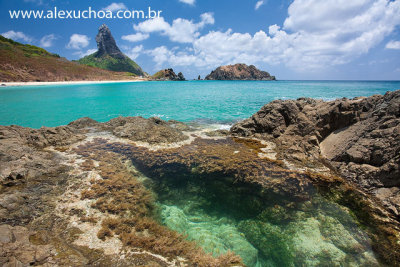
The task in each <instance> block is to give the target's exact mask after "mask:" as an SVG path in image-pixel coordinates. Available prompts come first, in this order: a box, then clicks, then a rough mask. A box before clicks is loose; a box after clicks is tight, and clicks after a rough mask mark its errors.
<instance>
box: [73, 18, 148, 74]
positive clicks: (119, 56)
mask: <svg viewBox="0 0 400 267" xmlns="http://www.w3.org/2000/svg"><path fill="white" fill-rule="evenodd" d="M96 42H97V48H98V50H97V52H96V53H93V54H91V55H88V56H86V57H84V58H81V59H80V60H78V62H79V63H81V64H85V65H88V66H92V67H97V68H101V69H105V70H112V71H124V72H130V73H133V74H135V75H138V76H147V74H146V73H145V72H144V71H143V70H142V68H141V67H140V66H139V65H138V64H136V62H135V61H133V60H132V59H130V58H129V57H128V56H126V55H125V54H124V53H122V52H121V50H120V49H119V48H118V46H117V43H116V42H115V39H114V37H113V36H112V34H111V31H110V29H109V28H108V27H107V25H105V24H103V25H101V26H100V28H99V32H98V34H97V36H96Z"/></svg>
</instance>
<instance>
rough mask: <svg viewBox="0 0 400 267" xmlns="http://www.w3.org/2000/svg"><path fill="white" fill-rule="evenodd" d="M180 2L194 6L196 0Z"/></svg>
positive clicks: (182, 0) (180, 0)
mask: <svg viewBox="0 0 400 267" xmlns="http://www.w3.org/2000/svg"><path fill="white" fill-rule="evenodd" d="M179 2H182V3H185V4H188V5H192V6H193V5H194V4H195V2H196V1H195V0H179Z"/></svg>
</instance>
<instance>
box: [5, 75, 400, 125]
mask: <svg viewBox="0 0 400 267" xmlns="http://www.w3.org/2000/svg"><path fill="white" fill-rule="evenodd" d="M398 89H400V81H276V82H265V81H188V82H137V83H112V84H80V85H54V86H53V85H47V86H21V87H5V88H0V125H11V124H16V125H21V126H25V127H33V128H39V127H41V126H49V127H50V126H59V125H64V124H67V123H69V122H71V121H73V120H76V119H78V118H81V117H86V116H87V117H91V118H93V119H95V120H98V121H101V122H104V121H108V120H110V119H112V118H115V117H118V116H143V117H146V118H148V117H152V116H157V117H160V118H162V119H165V120H170V119H175V120H180V121H184V122H189V121H197V122H200V123H220V124H231V123H233V122H234V121H237V120H241V119H244V118H247V117H249V116H251V115H252V114H253V113H255V112H256V111H257V110H259V109H260V108H261V107H262V106H263V105H265V104H267V103H268V102H271V101H273V100H276V99H296V98H299V97H313V98H320V99H324V100H332V99H335V98H340V97H348V98H352V97H356V96H370V95H373V94H384V93H385V92H386V91H394V90H398Z"/></svg>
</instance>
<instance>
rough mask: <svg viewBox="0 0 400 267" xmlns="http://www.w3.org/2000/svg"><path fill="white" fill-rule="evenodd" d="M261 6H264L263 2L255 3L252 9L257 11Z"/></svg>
mask: <svg viewBox="0 0 400 267" xmlns="http://www.w3.org/2000/svg"><path fill="white" fill-rule="evenodd" d="M262 5H264V1H262V0H261V1H258V2H257V3H256V6H255V7H254V9H255V10H257V9H259V8H260V7H261V6H262Z"/></svg>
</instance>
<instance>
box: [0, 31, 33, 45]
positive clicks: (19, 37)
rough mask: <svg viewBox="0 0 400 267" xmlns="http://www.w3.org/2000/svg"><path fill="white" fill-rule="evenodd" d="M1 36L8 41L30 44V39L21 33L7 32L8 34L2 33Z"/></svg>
mask: <svg viewBox="0 0 400 267" xmlns="http://www.w3.org/2000/svg"><path fill="white" fill-rule="evenodd" d="M1 35H3V36H4V37H6V38H8V39H13V40H14V41H18V40H19V41H24V42H27V43H29V42H32V40H33V39H32V37H30V36H28V35H26V34H25V33H23V32H15V31H8V32H3V33H2V34H1Z"/></svg>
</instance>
